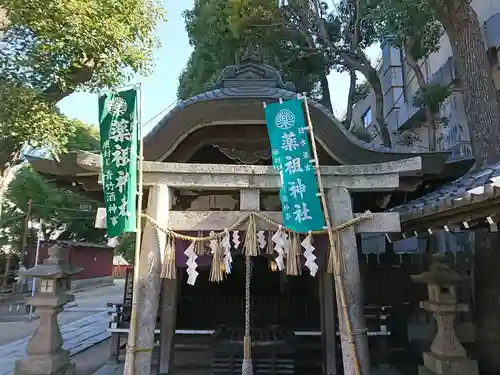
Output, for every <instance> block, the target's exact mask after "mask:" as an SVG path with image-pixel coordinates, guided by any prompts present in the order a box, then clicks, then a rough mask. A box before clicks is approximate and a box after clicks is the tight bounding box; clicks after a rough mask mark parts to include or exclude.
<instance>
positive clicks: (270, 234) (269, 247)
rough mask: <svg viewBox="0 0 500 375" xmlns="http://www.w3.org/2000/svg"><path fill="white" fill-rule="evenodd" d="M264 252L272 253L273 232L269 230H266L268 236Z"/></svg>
mask: <svg viewBox="0 0 500 375" xmlns="http://www.w3.org/2000/svg"><path fill="white" fill-rule="evenodd" d="M266 254H268V255H273V254H274V244H273V232H271V231H269V232H268V236H267V246H266Z"/></svg>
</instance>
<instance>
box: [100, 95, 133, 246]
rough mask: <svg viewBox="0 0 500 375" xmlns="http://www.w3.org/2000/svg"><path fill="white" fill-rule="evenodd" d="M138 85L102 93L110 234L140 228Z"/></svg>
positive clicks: (104, 182) (103, 163)
mask: <svg viewBox="0 0 500 375" xmlns="http://www.w3.org/2000/svg"><path fill="white" fill-rule="evenodd" d="M137 121H138V119H137V89H135V88H133V89H129V90H124V91H120V92H112V93H111V92H110V93H106V94H104V95H101V96H100V97H99V131H100V136H101V173H102V185H103V191H104V201H105V203H106V222H107V232H108V236H109V237H116V236H119V235H120V234H121V233H123V232H135V230H136V225H137V223H136V215H137V212H136V204H137V203H136V199H137V150H138V126H137Z"/></svg>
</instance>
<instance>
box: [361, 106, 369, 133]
mask: <svg viewBox="0 0 500 375" xmlns="http://www.w3.org/2000/svg"><path fill="white" fill-rule="evenodd" d="M361 120H363V125H364V127H365V129H366V128H368V127H369V126H370V125H371V124H372V109H371V108H368V110H367V111H366V112H365V114H364V115H363V116H362V117H361Z"/></svg>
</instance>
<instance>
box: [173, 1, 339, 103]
mask: <svg viewBox="0 0 500 375" xmlns="http://www.w3.org/2000/svg"><path fill="white" fill-rule="evenodd" d="M184 16H185V20H186V29H187V32H188V36H189V40H190V44H191V45H192V46H193V47H194V51H193V53H192V55H191V57H190V59H189V61H188V64H187V66H186V68H185V70H184V71H183V73H182V74H181V76H180V78H179V88H178V97H179V98H180V99H186V98H188V97H190V96H193V95H196V94H199V93H201V92H203V91H205V90H207V89H209V88H210V86H211V84H212V83H213V82H214V81H215V80H216V79H217V78H218V76H219V74H220V72H221V70H222V69H223V68H225V67H226V66H228V65H232V64H234V60H235V56H236V55H238V53H239V52H240V51H241V49H242V48H243V47H245V46H248V45H250V44H251V45H254V46H257V47H260V48H261V49H262V51H263V54H264V56H265V60H266V61H267V62H268V63H269V64H270V65H274V66H277V67H279V68H280V69H281V70H282V74H283V77H284V79H285V80H287V81H292V82H293V83H294V84H295V86H296V88H297V91H299V92H307V93H309V94H314V93H315V88H316V86H317V85H319V86H320V87H321V97H320V98H318V99H320V102H321V103H322V104H323V105H325V106H326V107H327V108H329V109H331V100H330V94H329V87H328V81H327V79H326V76H327V74H328V72H329V70H330V69H331V64H330V66H329V65H328V64H325V61H324V58H323V57H322V56H319V55H309V54H307V53H304V50H305V49H307V48H308V42H307V40H306V39H305V37H304V36H303V35H302V34H301V33H299V32H298V31H297V30H294V29H290V28H289V27H288V26H287V25H286V24H285V23H284V22H283V21H282V18H281V13H280V10H279V8H278V7H277V4H276V2H273V1H265V0H245V1H240V0H230V1H227V0H216V1H207V0H198V1H196V2H195V5H194V7H193V9H192V10H189V11H187V12H185V15H184Z"/></svg>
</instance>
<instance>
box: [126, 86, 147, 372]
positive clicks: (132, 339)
mask: <svg viewBox="0 0 500 375" xmlns="http://www.w3.org/2000/svg"><path fill="white" fill-rule="evenodd" d="M138 93H139V105H138V107H137V126H138V138H139V150H138V151H139V152H138V154H139V155H138V158H137V174H138V182H137V185H138V186H137V211H136V212H137V224H136V226H137V228H136V230H135V257H134V283H133V289H132V312H131V315H130V332H129V336H128V345H127V354H126V355H127V356H130V366H128V367H127V369H128V372H127V375H135V355H136V350H135V347H136V340H137V308H138V306H137V303H138V299H139V288H138V287H139V283H138V280H139V260H140V252H141V227H142V225H141V223H142V220H141V213H142V159H143V140H142V99H143V97H142V83H140V84H139V87H138Z"/></svg>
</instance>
